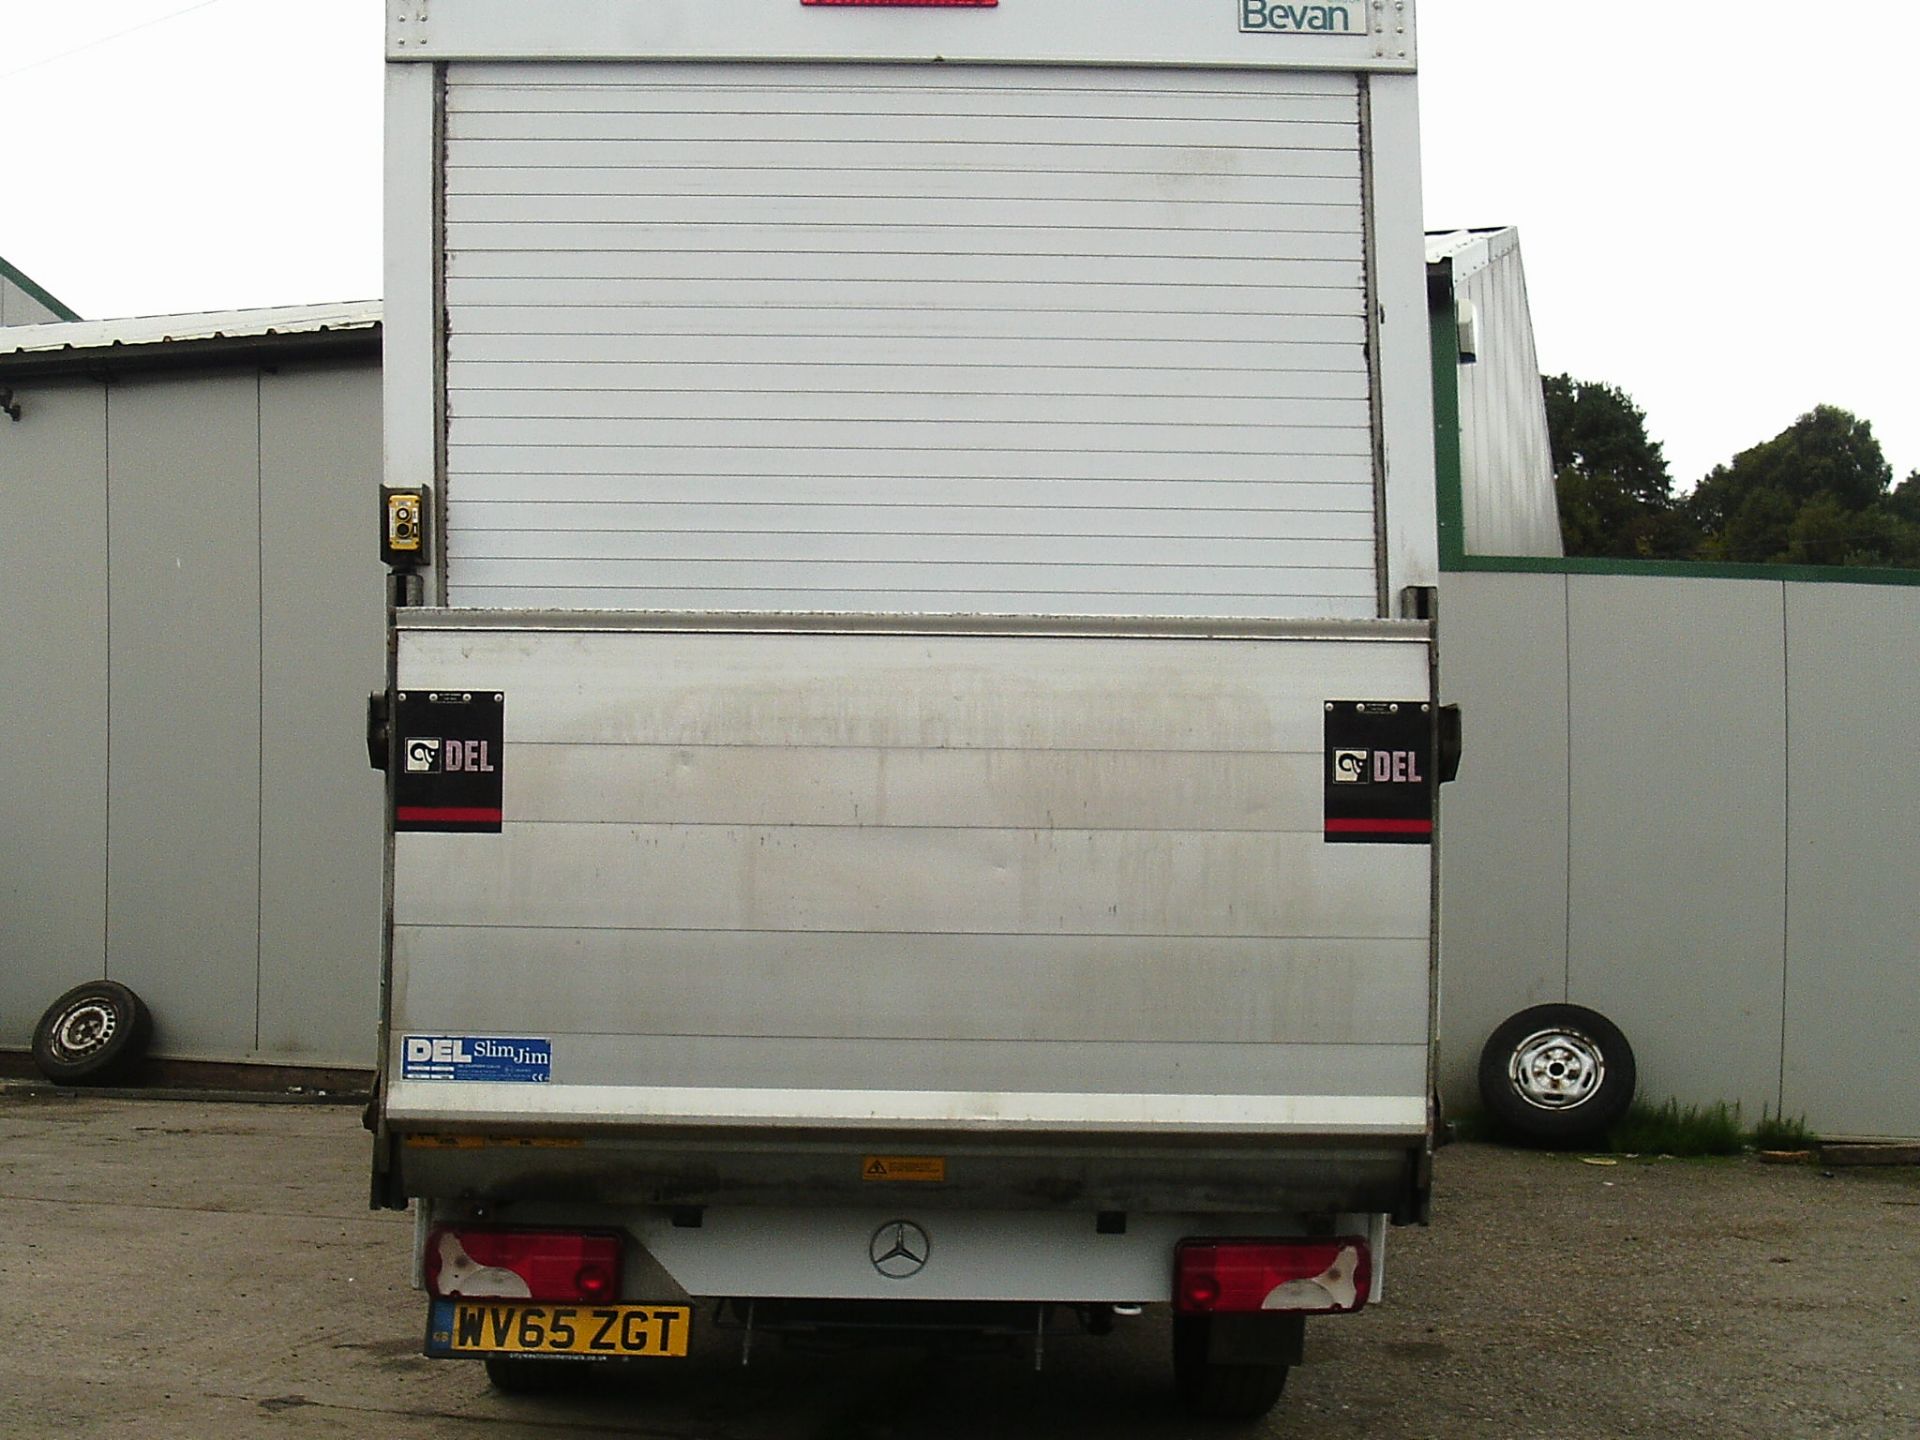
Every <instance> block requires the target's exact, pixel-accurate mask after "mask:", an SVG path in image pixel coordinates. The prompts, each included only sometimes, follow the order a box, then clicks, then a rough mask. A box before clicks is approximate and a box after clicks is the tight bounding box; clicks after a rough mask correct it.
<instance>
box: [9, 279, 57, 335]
mask: <svg viewBox="0 0 1920 1440" xmlns="http://www.w3.org/2000/svg"><path fill="white" fill-rule="evenodd" d="M66 318H67V317H66V316H64V315H61V314H58V313H56V312H55V311H54V310H52V309H51V308H49V307H48V306H47V305H45V304H43V303H42V302H41V300H40V298H39V297H38V296H37V295H33V294H31V293H29V292H28V291H26V290H24V289H22V288H21V287H20V286H18V285H16V284H14V283H13V281H11V280H9V279H8V278H7V277H6V276H5V275H0V325H45V324H48V323H50V322H52V321H56V320H64V319H66Z"/></svg>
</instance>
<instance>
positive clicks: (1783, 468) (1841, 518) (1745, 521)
mask: <svg viewBox="0 0 1920 1440" xmlns="http://www.w3.org/2000/svg"><path fill="white" fill-rule="evenodd" d="M1892 480H1893V467H1892V466H1890V465H1888V464H1887V459H1886V456H1885V455H1884V454H1883V453H1882V452H1881V449H1880V442H1879V441H1878V440H1876V439H1875V438H1874V435H1873V426H1872V425H1870V424H1869V423H1868V422H1867V421H1865V420H1861V419H1859V418H1858V417H1856V416H1854V415H1851V414H1849V413H1848V412H1847V411H1845V410H1842V409H1840V408H1838V407H1837V406H1833V405H1818V406H1815V407H1814V408H1813V409H1812V410H1810V411H1808V412H1807V413H1806V414H1805V415H1802V416H1801V417H1800V418H1799V419H1798V420H1796V421H1794V422H1793V424H1791V425H1789V426H1788V427H1787V428H1786V429H1785V430H1782V431H1781V432H1780V433H1779V434H1778V435H1776V436H1774V437H1773V439H1771V440H1768V441H1766V442H1764V443H1763V444H1760V445H1756V446H1754V447H1753V448H1752V449H1751V450H1743V451H1741V453H1740V454H1738V455H1736V456H1734V458H1733V460H1732V461H1731V462H1730V463H1729V464H1726V465H1718V466H1715V467H1714V469H1713V472H1712V473H1711V474H1709V475H1708V476H1707V478H1706V479H1704V480H1702V481H1701V482H1700V485H1699V488H1698V489H1696V490H1695V491H1694V493H1693V497H1692V499H1691V501H1690V502H1689V509H1690V510H1691V511H1692V515H1693V518H1694V521H1695V523H1696V524H1697V525H1698V526H1699V527H1700V530H1701V532H1702V534H1703V535H1704V537H1705V538H1704V541H1703V543H1702V545H1701V548H1700V555H1701V558H1702V559H1708V560H1731V561H1748V562H1758V563H1791V564H1797V565H1914V564H1920V477H1916V476H1909V477H1908V478H1907V481H1906V483H1904V484H1903V485H1902V486H1901V487H1900V489H1899V490H1897V491H1893V492H1891V493H1889V491H1888V488H1887V487H1888V486H1889V484H1890V483H1891V482H1892Z"/></svg>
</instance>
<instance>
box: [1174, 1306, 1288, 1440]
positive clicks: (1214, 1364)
mask: <svg viewBox="0 0 1920 1440" xmlns="http://www.w3.org/2000/svg"><path fill="white" fill-rule="evenodd" d="M1212 1326H1213V1322H1212V1319H1211V1317H1209V1316H1206V1315H1176V1316H1174V1317H1173V1384H1174V1388H1175V1390H1176V1391H1178V1392H1179V1395H1180V1403H1181V1404H1182V1405H1183V1406H1185V1407H1186V1409H1187V1410H1188V1411H1189V1412H1190V1413H1191V1414H1194V1415H1199V1416H1203V1417H1205V1418H1207V1419H1209V1420H1257V1419H1259V1418H1260V1417H1261V1416H1262V1415H1264V1414H1266V1413H1267V1412H1268V1411H1269V1410H1271V1409H1273V1407H1274V1406H1275V1405H1276V1404H1277V1403H1278V1402H1279V1400H1280V1395H1281V1392H1282V1391H1284V1390H1285V1389H1286V1388H1287V1366H1286V1365H1285V1364H1283V1363H1280V1362H1277V1361H1276V1362H1270V1363H1264V1364H1245V1363H1224V1362H1222V1361H1218V1360H1209V1359H1208V1358H1207V1352H1208V1349H1209V1348H1210V1345H1211V1341H1212Z"/></svg>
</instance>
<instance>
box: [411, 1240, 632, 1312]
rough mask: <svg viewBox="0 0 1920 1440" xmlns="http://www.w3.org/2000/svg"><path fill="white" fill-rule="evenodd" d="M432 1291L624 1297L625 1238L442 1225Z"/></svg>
mask: <svg viewBox="0 0 1920 1440" xmlns="http://www.w3.org/2000/svg"><path fill="white" fill-rule="evenodd" d="M427 1290H428V1292H429V1293H431V1294H432V1295H434V1296H436V1297H440V1298H445V1297H447V1296H452V1295H466V1296H495V1297H499V1298H503V1299H516V1300H549V1301H553V1300H559V1301H569V1300H570V1301H574V1302H577V1303H580V1304H588V1305H592V1304H598V1303H601V1302H603V1301H609V1300H617V1299H618V1298H619V1295H620V1237H619V1236H618V1235H609V1234H605V1233H602V1232H585V1231H578V1230H491V1229H476V1228H471V1227H467V1226H446V1225H443V1226H438V1227H436V1228H435V1229H434V1230H433V1231H432V1232H430V1233H429V1234H428V1236H427Z"/></svg>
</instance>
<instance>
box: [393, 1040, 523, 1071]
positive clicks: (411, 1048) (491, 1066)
mask: <svg viewBox="0 0 1920 1440" xmlns="http://www.w3.org/2000/svg"><path fill="white" fill-rule="evenodd" d="M400 1054H401V1062H402V1063H401V1075H402V1077H403V1078H405V1079H408V1080H496V1081H498V1080H518V1081H533V1082H535V1083H541V1082H544V1081H545V1080H546V1079H547V1077H548V1075H549V1074H550V1073H551V1072H552V1069H553V1042H552V1041H551V1040H546V1039H537V1040H533V1039H509V1038H505V1037H501V1036H493V1035H407V1036H404V1037H403V1038H402V1042H401V1051H400Z"/></svg>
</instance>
